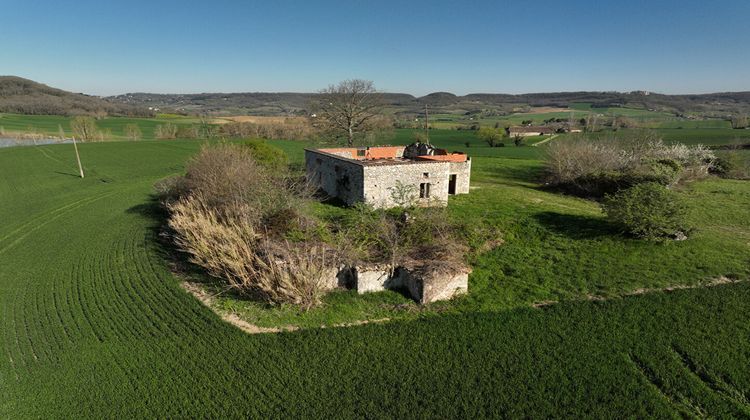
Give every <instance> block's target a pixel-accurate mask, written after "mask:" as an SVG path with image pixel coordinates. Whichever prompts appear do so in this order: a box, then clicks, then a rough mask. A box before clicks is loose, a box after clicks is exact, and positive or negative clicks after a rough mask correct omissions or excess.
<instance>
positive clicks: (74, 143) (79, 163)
mask: <svg viewBox="0 0 750 420" xmlns="http://www.w3.org/2000/svg"><path fill="white" fill-rule="evenodd" d="M73 148H74V149H75V150H76V161H78V170H79V171H80V172H81V178H83V166H81V157H80V156H79V155H78V145H76V137H75V136H73Z"/></svg>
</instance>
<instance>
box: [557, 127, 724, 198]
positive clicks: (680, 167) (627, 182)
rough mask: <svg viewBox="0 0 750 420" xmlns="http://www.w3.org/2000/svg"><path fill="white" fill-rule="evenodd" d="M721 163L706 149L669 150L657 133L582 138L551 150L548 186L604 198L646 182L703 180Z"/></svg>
mask: <svg viewBox="0 0 750 420" xmlns="http://www.w3.org/2000/svg"><path fill="white" fill-rule="evenodd" d="M715 161H716V156H715V155H714V153H713V152H712V151H711V150H709V149H707V148H706V147H703V146H700V145H698V146H686V145H683V144H671V145H669V144H665V143H664V142H663V141H662V140H661V139H660V138H659V137H657V136H656V135H655V134H653V133H651V132H638V133H635V134H631V135H629V136H626V137H611V136H604V137H579V138H576V139H570V140H566V141H557V142H553V143H551V144H550V145H549V146H548V148H547V156H546V160H545V168H546V181H547V183H548V185H551V186H554V187H556V188H559V189H561V190H564V191H566V192H568V193H571V194H575V195H580V196H584V197H592V198H601V197H603V196H604V195H605V194H612V193H615V192H617V191H619V190H621V189H625V188H629V187H632V186H634V185H637V184H640V183H644V182H656V183H659V184H662V185H672V184H676V183H679V182H684V181H689V180H693V179H696V178H700V177H703V176H706V175H707V174H708V173H709V170H711V169H712V168H713V166H714V163H715Z"/></svg>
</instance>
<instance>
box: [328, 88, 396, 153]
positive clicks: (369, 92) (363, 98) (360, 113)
mask: <svg viewBox="0 0 750 420" xmlns="http://www.w3.org/2000/svg"><path fill="white" fill-rule="evenodd" d="M382 108H383V97H382V95H381V94H380V92H378V91H377V90H376V89H375V86H374V85H373V83H372V82H371V81H369V80H360V79H351V80H344V81H343V82H340V83H339V84H338V85H335V86H334V85H330V86H328V88H326V89H323V90H322V91H320V97H319V98H318V101H317V103H315V104H314V106H313V109H314V112H315V114H314V115H315V117H314V119H313V124H314V125H315V126H316V127H317V128H320V129H323V130H325V131H330V132H332V133H335V134H336V135H342V136H345V137H346V143H347V145H349V146H352V145H354V137H355V136H356V135H357V134H360V133H366V132H368V131H371V130H373V128H374V127H375V126H376V124H375V123H376V120H377V117H378V115H380V113H381V111H382Z"/></svg>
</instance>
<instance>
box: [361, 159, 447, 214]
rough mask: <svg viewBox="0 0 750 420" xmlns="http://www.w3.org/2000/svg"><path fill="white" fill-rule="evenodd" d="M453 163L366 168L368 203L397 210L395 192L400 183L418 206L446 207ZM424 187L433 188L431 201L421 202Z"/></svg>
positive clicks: (370, 166)
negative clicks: (449, 174)
mask: <svg viewBox="0 0 750 420" xmlns="http://www.w3.org/2000/svg"><path fill="white" fill-rule="evenodd" d="M449 164H450V163H449V162H405V163H400V164H384V165H365V166H364V194H365V202H366V203H368V204H371V205H373V206H374V207H378V208H388V207H394V206H395V205H396V202H395V201H394V200H393V198H394V197H393V192H394V190H395V189H397V188H398V185H399V183H401V184H402V185H407V186H408V187H407V188H409V189H410V193H411V194H413V195H414V198H415V200H416V201H417V203H419V204H421V205H442V206H444V205H446V204H447V203H448V170H449ZM420 184H429V189H430V194H429V195H430V196H429V198H419V192H420Z"/></svg>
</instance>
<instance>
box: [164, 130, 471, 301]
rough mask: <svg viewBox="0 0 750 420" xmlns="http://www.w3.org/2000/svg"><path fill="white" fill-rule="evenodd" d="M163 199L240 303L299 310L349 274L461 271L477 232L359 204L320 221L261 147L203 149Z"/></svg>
mask: <svg viewBox="0 0 750 420" xmlns="http://www.w3.org/2000/svg"><path fill="white" fill-rule="evenodd" d="M157 191H158V192H159V194H160V196H161V201H162V202H163V203H164V204H165V206H166V208H167V209H168V211H169V214H170V215H169V222H168V224H169V228H170V229H171V232H172V233H173V237H174V240H175V243H176V244H177V246H178V247H179V248H180V249H181V250H182V251H184V252H186V253H187V254H188V255H189V258H190V260H191V262H193V263H195V264H197V265H199V266H201V267H203V268H204V269H205V270H206V271H207V272H208V273H209V274H211V275H212V276H214V277H217V278H220V279H223V280H224V281H225V282H226V283H227V285H228V286H229V287H230V288H232V289H234V290H235V291H237V292H238V293H240V294H242V295H246V296H248V297H251V298H256V299H261V300H263V301H266V302H268V303H272V304H285V303H286V304H295V305H299V306H300V307H302V308H309V307H312V306H315V305H318V304H320V303H321V298H322V296H323V294H324V293H325V292H326V291H327V290H329V289H331V288H332V287H335V286H336V274H337V273H338V271H339V270H340V269H341V267H342V266H343V265H355V264H360V263H379V264H381V263H382V264H387V265H390V266H391V267H393V268H395V267H396V266H397V265H404V264H408V263H412V262H415V261H422V262H424V261H438V262H440V263H441V264H455V263H462V262H464V261H463V260H464V258H465V256H466V252H467V249H468V248H467V245H465V244H466V243H467V241H468V240H469V239H470V238H469V234H468V233H467V232H473V231H471V230H467V229H464V228H461V227H460V226H459V225H457V224H456V223H455V222H453V221H452V220H453V219H452V218H451V217H450V216H449V215H448V214H447V213H446V210H445V209H434V208H414V207H411V208H398V209H392V210H374V209H372V208H370V207H368V206H366V205H358V206H355V208H353V209H350V210H347V211H345V212H343V213H341V214H340V215H338V216H329V217H320V216H316V215H315V212H314V211H312V206H313V198H312V197H313V194H312V193H313V190H312V189H311V188H310V187H309V186H308V185H307V184H306V183H305V182H303V181H300V180H299V178H298V177H296V176H293V174H290V172H289V171H288V169H287V166H286V157H285V155H283V152H281V151H280V150H278V149H275V148H273V147H271V146H269V145H267V144H265V143H263V142H258V141H255V142H250V143H246V144H241V145H234V144H228V143H220V144H217V145H207V146H205V147H204V148H203V149H202V150H201V151H200V153H198V155H196V156H195V157H194V158H193V159H191V160H190V162H189V163H188V165H187V170H186V174H185V175H184V176H179V177H175V178H170V179H167V180H164V181H162V182H160V183H159V184H157ZM438 265H439V264H438Z"/></svg>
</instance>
